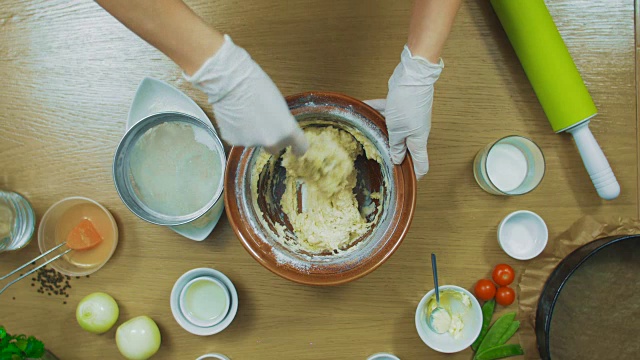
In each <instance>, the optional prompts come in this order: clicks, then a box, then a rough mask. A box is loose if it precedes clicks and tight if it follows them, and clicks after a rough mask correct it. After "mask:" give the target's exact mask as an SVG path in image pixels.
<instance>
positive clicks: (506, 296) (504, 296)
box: [496, 286, 516, 306]
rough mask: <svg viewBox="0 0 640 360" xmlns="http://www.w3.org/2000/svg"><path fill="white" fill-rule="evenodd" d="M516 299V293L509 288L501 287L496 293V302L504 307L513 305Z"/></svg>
mask: <svg viewBox="0 0 640 360" xmlns="http://www.w3.org/2000/svg"><path fill="white" fill-rule="evenodd" d="M515 299H516V292H515V291H513V289H512V288H510V287H508V286H501V287H499V288H498V291H496V302H497V303H498V304H500V305H502V306H509V305H511V304H513V301H514V300H515Z"/></svg>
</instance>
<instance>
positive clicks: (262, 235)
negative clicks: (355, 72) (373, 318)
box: [224, 92, 416, 285]
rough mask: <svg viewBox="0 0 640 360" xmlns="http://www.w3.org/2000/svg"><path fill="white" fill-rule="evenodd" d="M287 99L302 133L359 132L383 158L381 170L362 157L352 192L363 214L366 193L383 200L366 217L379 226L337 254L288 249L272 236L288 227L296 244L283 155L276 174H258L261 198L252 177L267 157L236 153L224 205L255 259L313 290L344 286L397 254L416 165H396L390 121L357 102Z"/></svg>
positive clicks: (331, 97) (268, 170)
mask: <svg viewBox="0 0 640 360" xmlns="http://www.w3.org/2000/svg"><path fill="white" fill-rule="evenodd" d="M286 100H287V103H288V105H289V108H290V110H291V113H292V114H293V115H294V116H295V117H296V119H297V120H298V122H299V123H300V124H301V126H302V127H306V126H327V125H331V126H334V127H337V128H341V129H344V130H349V131H351V132H352V133H353V131H356V132H360V133H361V134H363V135H365V136H366V137H367V138H368V139H369V140H370V141H371V142H372V143H373V145H374V146H375V147H376V149H377V150H378V151H379V152H380V155H381V157H382V164H380V163H378V162H376V161H373V160H367V159H366V158H365V157H364V156H360V157H358V159H356V163H355V165H356V170H357V173H358V181H357V185H356V188H354V192H355V194H356V199H357V200H358V203H359V206H360V207H361V209H362V207H364V206H365V205H366V204H364V203H363V202H364V201H365V200H364V198H365V197H364V196H363V195H362V193H363V192H365V191H370V192H374V191H378V192H380V193H381V195H382V196H381V198H380V200H374V202H375V203H376V205H381V206H379V207H378V209H380V210H376V211H374V213H373V214H371V215H373V216H371V217H367V220H368V221H370V222H373V225H372V228H371V230H370V231H369V232H368V233H367V234H364V235H363V236H362V237H361V238H359V239H357V240H356V241H354V242H353V243H352V244H350V246H349V248H347V249H343V250H345V251H343V252H339V253H337V254H334V253H322V254H309V253H305V252H304V251H300V250H292V248H290V247H288V246H285V245H283V244H282V243H281V242H280V241H278V240H277V239H278V237H277V235H276V234H275V233H274V227H275V225H276V223H278V224H279V225H280V226H281V227H284V229H285V231H286V235H285V237H288V238H289V239H291V238H295V235H294V234H293V231H292V229H291V225H290V224H289V221H288V219H287V217H286V215H285V214H283V213H282V211H281V209H280V205H279V201H278V200H279V198H280V197H281V196H282V193H283V192H284V189H283V186H282V182H283V179H284V175H285V174H286V172H285V170H284V168H282V167H281V166H280V165H279V159H280V156H274V157H272V159H271V160H270V161H273V162H274V166H273V167H270V166H264V167H263V169H262V171H261V172H260V173H259V175H257V177H258V179H259V180H258V181H257V191H253V190H252V188H251V187H252V176H253V175H252V173H253V171H252V170H253V168H254V167H255V163H256V159H257V158H258V156H259V154H260V153H261V152H262V151H264V150H262V149H259V148H244V147H237V146H236V147H233V148H232V149H231V152H230V154H229V158H228V160H227V169H226V175H225V197H224V200H225V206H226V210H227V216H228V218H229V222H230V223H231V226H232V227H233V229H234V231H235V232H236V234H237V235H238V238H239V239H240V242H241V243H242V245H243V246H244V247H245V248H246V250H247V251H248V252H249V254H251V256H253V257H254V258H255V259H256V260H257V261H258V262H259V263H260V264H262V266H264V267H266V268H267V269H269V270H270V271H272V272H273V273H275V274H277V275H280V276H282V277H284V278H285V279H289V280H291V281H295V282H298V283H302V284H308V285H338V284H343V283H346V282H349V281H352V280H355V279H358V278H360V277H363V276H365V275H366V274H368V273H370V272H372V271H373V270H375V269H376V268H377V267H378V266H380V265H381V264H382V263H383V262H385V261H386V260H387V259H388V258H389V257H390V256H391V254H393V252H394V251H395V250H396V249H397V248H398V246H399V245H400V243H401V242H402V239H403V238H404V236H405V235H406V233H407V230H408V229H409V226H410V225H411V219H412V218H413V211H414V208H415V201H416V178H415V173H414V171H413V162H412V160H411V158H410V157H409V156H407V158H406V159H405V161H404V162H403V163H402V164H401V165H393V163H392V162H391V158H390V155H389V142H388V134H387V130H386V126H385V123H384V118H383V117H382V115H380V113H378V112H377V111H375V110H374V109H373V108H371V107H369V106H368V105H366V104H365V103H363V102H361V101H359V100H357V99H354V98H351V97H348V96H346V95H342V94H336V93H329V92H308V93H303V94H298V95H292V96H288V97H287V98H286ZM280 155H282V154H280ZM254 194H256V195H254ZM273 199H275V200H273ZM378 211H380V214H377V212H378ZM376 214H377V216H375V215H376Z"/></svg>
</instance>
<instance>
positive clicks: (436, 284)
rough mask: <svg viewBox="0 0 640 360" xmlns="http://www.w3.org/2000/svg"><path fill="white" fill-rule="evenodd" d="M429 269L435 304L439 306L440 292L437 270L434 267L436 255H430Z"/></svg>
mask: <svg viewBox="0 0 640 360" xmlns="http://www.w3.org/2000/svg"><path fill="white" fill-rule="evenodd" d="M431 268H432V269H433V285H434V286H435V288H436V303H437V304H438V306H440V290H439V289H438V268H437V266H436V254H434V253H431Z"/></svg>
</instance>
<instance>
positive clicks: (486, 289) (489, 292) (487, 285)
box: [475, 279, 496, 301]
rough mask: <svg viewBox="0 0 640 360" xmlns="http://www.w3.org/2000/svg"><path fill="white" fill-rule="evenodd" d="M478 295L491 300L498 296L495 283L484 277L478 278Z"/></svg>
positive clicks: (479, 297)
mask: <svg viewBox="0 0 640 360" xmlns="http://www.w3.org/2000/svg"><path fill="white" fill-rule="evenodd" d="M475 293H476V297H477V298H478V299H480V300H483V301H489V300H491V299H493V297H494V296H496V286H495V285H493V283H492V282H491V280H487V279H482V280H478V283H477V284H476V288H475Z"/></svg>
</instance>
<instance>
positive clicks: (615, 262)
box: [535, 235, 640, 360]
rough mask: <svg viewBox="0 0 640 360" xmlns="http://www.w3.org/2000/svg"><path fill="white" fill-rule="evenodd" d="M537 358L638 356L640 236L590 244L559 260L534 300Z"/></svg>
mask: <svg viewBox="0 0 640 360" xmlns="http://www.w3.org/2000/svg"><path fill="white" fill-rule="evenodd" d="M535 328H536V338H537V343H538V350H539V352H540V357H541V358H542V359H562V360H565V359H636V358H637V356H638V354H640V342H638V341H636V338H637V334H638V333H640V235H625V236H612V237H606V238H602V239H598V240H595V241H593V242H590V243H588V244H586V245H583V246H582V247H580V248H578V249H576V250H575V251H573V252H572V253H571V254H569V255H568V256H567V257H566V258H564V259H563V260H562V261H561V262H560V263H559V264H558V266H557V267H556V268H555V270H554V271H553V272H552V273H551V275H550V276H549V278H548V279H547V282H546V283H545V286H544V288H543V290H542V293H541V295H540V299H539V300H538V310H537V313H536V326H535Z"/></svg>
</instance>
